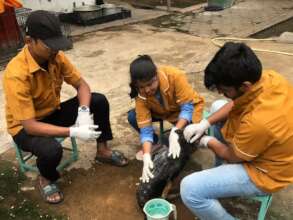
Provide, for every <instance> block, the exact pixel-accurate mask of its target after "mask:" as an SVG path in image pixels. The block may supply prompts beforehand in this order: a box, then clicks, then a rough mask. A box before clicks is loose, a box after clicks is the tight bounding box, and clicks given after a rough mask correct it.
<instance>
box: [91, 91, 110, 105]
mask: <svg viewBox="0 0 293 220" xmlns="http://www.w3.org/2000/svg"><path fill="white" fill-rule="evenodd" d="M91 104H92V105H93V106H95V107H99V106H106V107H109V102H108V99H107V98H106V96H105V95H103V94H101V93H92V97H91Z"/></svg>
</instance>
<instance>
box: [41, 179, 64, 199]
mask: <svg viewBox="0 0 293 220" xmlns="http://www.w3.org/2000/svg"><path fill="white" fill-rule="evenodd" d="M39 190H40V192H41V195H42V197H43V199H44V201H46V202H47V203H49V204H58V203H60V202H62V201H63V199H64V197H63V193H62V192H61V191H60V189H59V188H58V186H57V185H56V184H55V183H50V184H49V185H47V186H44V187H42V186H41V185H40V183H39ZM54 193H58V194H59V196H60V199H59V200H58V201H51V200H49V199H48V197H49V196H51V195H53V194H54Z"/></svg>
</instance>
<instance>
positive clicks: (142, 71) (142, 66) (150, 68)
mask: <svg viewBox="0 0 293 220" xmlns="http://www.w3.org/2000/svg"><path fill="white" fill-rule="evenodd" d="M156 74H157V67H156V65H155V64H154V62H153V60H152V58H151V57H150V56H149V55H139V56H138V58H136V59H135V60H134V61H132V63H131V64H130V83H129V86H130V89H131V90H130V93H129V96H130V98H135V97H137V96H138V92H137V87H136V83H137V81H143V82H146V81H149V80H151V79H152V78H153V77H154V76H155V75H156Z"/></svg>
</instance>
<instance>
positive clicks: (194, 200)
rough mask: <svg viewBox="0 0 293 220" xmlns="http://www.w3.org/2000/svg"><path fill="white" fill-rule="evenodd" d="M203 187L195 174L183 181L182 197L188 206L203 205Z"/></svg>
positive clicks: (181, 187)
mask: <svg viewBox="0 0 293 220" xmlns="http://www.w3.org/2000/svg"><path fill="white" fill-rule="evenodd" d="M200 191H201V187H200V184H198V181H197V179H196V178H195V174H191V175H189V176H187V177H185V178H183V180H182V181H181V184H180V196H181V199H182V201H183V202H184V204H185V205H186V206H188V207H189V206H191V204H192V206H194V205H196V204H201V202H202V201H203V199H202V198H201V194H200Z"/></svg>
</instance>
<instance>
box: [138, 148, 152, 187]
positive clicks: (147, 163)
mask: <svg viewBox="0 0 293 220" xmlns="http://www.w3.org/2000/svg"><path fill="white" fill-rule="evenodd" d="M153 168H154V164H153V161H152V158H151V155H150V154H149V153H145V154H143V168H142V176H141V177H140V180H142V182H143V183H148V182H149V181H150V179H152V178H154V175H153V174H152V172H151V169H153Z"/></svg>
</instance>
